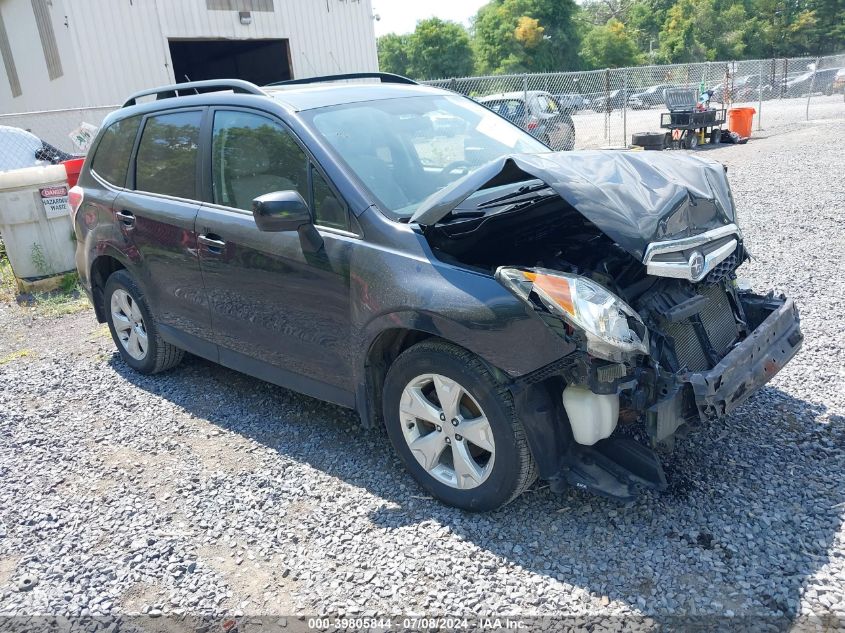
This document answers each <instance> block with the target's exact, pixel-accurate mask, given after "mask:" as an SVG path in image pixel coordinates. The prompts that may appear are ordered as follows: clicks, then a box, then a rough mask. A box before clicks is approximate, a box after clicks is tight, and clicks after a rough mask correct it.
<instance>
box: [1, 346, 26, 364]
mask: <svg viewBox="0 0 845 633" xmlns="http://www.w3.org/2000/svg"><path fill="white" fill-rule="evenodd" d="M31 355H32V350H31V349H19V350H17V351H14V352H12V353H11V354H7V355H6V356H3V357H2V358H0V365H6V364H7V363H11V362H12V361H13V360H18V359H19V358H26V357H27V356H31Z"/></svg>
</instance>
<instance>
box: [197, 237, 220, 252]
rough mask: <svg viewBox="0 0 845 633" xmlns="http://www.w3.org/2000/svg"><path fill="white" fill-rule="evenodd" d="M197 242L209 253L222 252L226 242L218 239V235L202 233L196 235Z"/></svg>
mask: <svg viewBox="0 0 845 633" xmlns="http://www.w3.org/2000/svg"><path fill="white" fill-rule="evenodd" d="M197 242H199V243H200V244H202V245H203V246H205V247H206V249H208V251H209V252H211V253H216V254H219V253H222V252H223V249H224V248H226V242H224V241H223V240H221V239H220V236H218V235H214V234H208V235H206V234H202V235H198V236H197Z"/></svg>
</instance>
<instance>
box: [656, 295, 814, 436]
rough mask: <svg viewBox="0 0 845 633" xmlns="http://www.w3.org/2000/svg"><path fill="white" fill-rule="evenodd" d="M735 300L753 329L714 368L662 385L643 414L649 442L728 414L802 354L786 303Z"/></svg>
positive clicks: (792, 314) (778, 299)
mask: <svg viewBox="0 0 845 633" xmlns="http://www.w3.org/2000/svg"><path fill="white" fill-rule="evenodd" d="M739 301H740V303H741V304H742V308H743V311H744V312H745V314H746V317H747V318H748V322H749V326H752V327H754V326H756V327H754V329H753V331H752V332H751V333H750V334H749V335H748V336H747V337H746V338H745V339H744V340H743V341H742V342H740V343H738V344H737V345H736V346H735V347H734V348H733V349H732V350H731V351H730V352H728V354H727V355H726V356H725V357H724V358H722V360H721V361H719V363H718V364H717V365H716V366H715V367H713V369H710V370H707V371H703V372H695V373H688V374H679V375H677V376H675V378H674V385H671V386H670V385H667V389H666V393H667V395H666V396H665V397H663V398H660V399H658V401H657V402H655V403H654V404H653V405H652V406H651V407H649V409H648V410H647V412H646V421H647V425H646V426H647V429H648V431H649V435H650V436H651V437H652V440H653V441H656V442H660V441H663V440H666V439H668V438H669V437H671V436H672V435H673V434H674V433H675V432H676V431H677V430H678V429H679V428H680V427H681V426H683V425H684V424H685V423H693V424H694V423H696V422H699V421H701V422H708V421H711V420H715V419H718V418H720V417H722V416H725V415H727V414H728V413H730V412H731V411H733V410H734V409H736V408H737V407H738V406H739V405H740V404H742V403H743V402H745V400H747V399H748V398H749V397H750V396H751V395H752V394H753V393H754V392H755V391H757V389H759V388H760V387H762V386H763V385H765V384H766V383H767V382H769V380H771V379H772V377H773V376H774V375H775V374H776V373H777V372H778V371H780V369H781V368H782V367H783V366H784V365H785V364H786V363H787V362H789V360H790V359H791V358H792V357H793V356H795V354H796V353H797V352H798V350H799V349H801V343H802V341H803V340H804V336H803V334H801V328H800V320H799V317H798V310H797V309H796V307H795V304H794V302H793V301H792V300H791V299H787V298H785V297H772V296H767V297H762V296H759V295H753V294H740V295H739Z"/></svg>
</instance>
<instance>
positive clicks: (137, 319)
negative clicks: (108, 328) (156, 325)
mask: <svg viewBox="0 0 845 633" xmlns="http://www.w3.org/2000/svg"><path fill="white" fill-rule="evenodd" d="M111 317H112V323H113V324H114V331H115V332H116V333H117V338H118V340H119V341H120V344H121V345H123V349H125V350H126V353H127V354H129V355H130V356H131V357H132V358H134V359H135V360H143V359H144V357H145V356H146V355H147V348H148V345H149V340H148V338H147V328H146V326H145V325H144V316H143V314H141V308H140V306H139V305H138V302H137V301H135V300H134V299H133V298H132V295H130V294H129V293H128V292H126V291H125V290H123V289H122V288H118V289H116V290H115V291H114V292H113V293H112V296H111Z"/></svg>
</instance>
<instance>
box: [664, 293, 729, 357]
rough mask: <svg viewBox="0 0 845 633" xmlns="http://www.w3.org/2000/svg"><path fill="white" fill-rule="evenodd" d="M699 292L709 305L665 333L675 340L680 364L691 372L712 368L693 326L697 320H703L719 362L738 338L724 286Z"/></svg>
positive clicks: (672, 326) (670, 327) (672, 325)
mask: <svg viewBox="0 0 845 633" xmlns="http://www.w3.org/2000/svg"><path fill="white" fill-rule="evenodd" d="M699 292H700V294H701V295H702V296H704V297H706V298H707V299H708V302H707V303H706V304H705V305H704V307H703V308H702V309H701V311H700V312H699V313H698V315H694V316H692V317H690V318H687V319H684V320H682V321H678V322H677V323H673V324H671V325H670V326H669V327H668V328H667V329H666V334H667V335H668V336H669V337H671V338H672V339H673V340H674V345H675V355H676V356H677V357H678V362H679V363H680V365H682V366H683V365H685V366H686V367H687V368H688V369H690V370H691V371H704V370H706V369H710V368H712V366H713V364H712V363H711V362H710V359H709V358H708V355H707V353H706V351H705V348H704V347H703V346H702V344H701V340H700V339H699V337H698V333H697V332H696V329H695V326H694V325H693V320H694V319H696V318H698V319H701V324H702V325H703V326H704V330H705V332H706V333H707V339H708V340H709V342H710V346H711V347H712V348H713V350H714V351H715V352H716V354H717V356H718V357H719V358H722V357H723V356H724V355H725V354H726V353H727V352H728V351H729V350H730V348H731V346H732V345H733V344H734V343H735V342H736V339H737V337H738V336H739V329H738V327H737V323H736V319H735V318H734V315H733V311H732V310H731V305H730V301H729V300H728V296H727V294H726V293H725V291H724V289H723V288H722V286H721V285H713V286H707V287H700V288H699Z"/></svg>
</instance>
